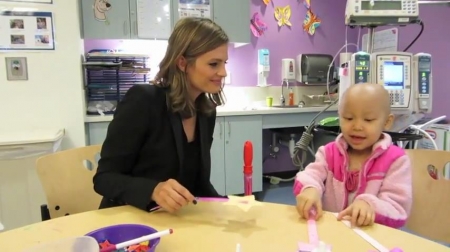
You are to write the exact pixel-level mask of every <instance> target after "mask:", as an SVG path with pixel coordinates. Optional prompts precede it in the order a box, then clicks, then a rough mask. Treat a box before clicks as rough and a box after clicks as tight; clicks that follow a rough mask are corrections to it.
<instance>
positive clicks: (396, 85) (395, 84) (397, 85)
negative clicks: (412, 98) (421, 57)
mask: <svg viewBox="0 0 450 252" xmlns="http://www.w3.org/2000/svg"><path fill="white" fill-rule="evenodd" d="M403 67H404V66H403V62H397V61H385V62H384V66H383V70H384V73H383V79H384V87H385V88H387V89H403V88H404V80H403V77H404V75H403V74H404V72H403Z"/></svg>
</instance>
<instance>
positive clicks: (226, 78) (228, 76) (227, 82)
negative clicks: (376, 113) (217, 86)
mask: <svg viewBox="0 0 450 252" xmlns="http://www.w3.org/2000/svg"><path fill="white" fill-rule="evenodd" d="M230 84H231V73H230V72H228V73H227V77H225V85H230Z"/></svg>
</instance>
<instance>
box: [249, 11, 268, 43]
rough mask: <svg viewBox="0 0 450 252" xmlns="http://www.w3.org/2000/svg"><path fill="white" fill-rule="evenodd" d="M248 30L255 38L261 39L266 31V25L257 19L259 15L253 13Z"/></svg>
mask: <svg viewBox="0 0 450 252" xmlns="http://www.w3.org/2000/svg"><path fill="white" fill-rule="evenodd" d="M250 30H251V31H252V33H253V35H255V37H258V38H259V37H261V36H262V35H263V34H264V32H265V31H266V30H267V25H266V24H265V23H264V22H263V21H261V19H259V13H258V12H255V13H254V14H253V17H252V19H250Z"/></svg>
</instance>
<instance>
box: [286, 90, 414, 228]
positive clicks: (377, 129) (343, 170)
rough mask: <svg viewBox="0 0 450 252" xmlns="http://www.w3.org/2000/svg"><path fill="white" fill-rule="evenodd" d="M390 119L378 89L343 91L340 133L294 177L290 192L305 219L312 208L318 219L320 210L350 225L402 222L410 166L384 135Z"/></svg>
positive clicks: (405, 213) (409, 200)
mask: <svg viewBox="0 0 450 252" xmlns="http://www.w3.org/2000/svg"><path fill="white" fill-rule="evenodd" d="M393 119H394V117H393V115H392V114H391V113H390V96H389V93H388V92H387V91H386V90H385V89H384V87H383V86H382V85H377V84H358V85H354V86H352V87H350V88H349V89H348V90H347V91H346V92H345V94H344V95H343V97H342V100H341V101H340V104H339V123H340V127H341V130H342V133H341V134H340V135H339V136H338V137H337V139H336V141H334V142H332V143H329V144H327V145H325V146H321V147H320V148H319V149H318V151H317V153H316V160H315V161H314V162H313V163H311V164H309V165H308V166H307V167H306V168H305V170H304V171H301V172H299V173H298V174H297V177H296V180H295V183H294V194H295V195H296V199H297V210H298V212H299V214H300V216H301V217H303V218H306V219H307V218H309V217H310V211H311V210H313V208H315V210H316V212H317V215H316V218H319V217H320V216H321V214H322V208H323V210H325V211H330V212H339V214H338V219H339V220H342V219H348V220H351V223H352V225H354V226H367V225H372V224H373V223H374V222H376V223H380V224H384V225H386V226H390V227H393V228H399V227H402V226H403V225H404V224H405V222H406V219H407V217H408V215H409V212H410V209H411V204H412V185H411V180H412V178H411V165H410V160H409V158H408V156H407V155H406V154H405V152H404V150H403V149H401V148H399V147H397V146H395V145H393V144H392V139H391V137H390V136H389V135H388V134H385V133H383V130H386V129H388V128H389V127H390V126H391V124H392V122H393Z"/></svg>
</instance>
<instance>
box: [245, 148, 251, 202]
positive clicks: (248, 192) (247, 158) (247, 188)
mask: <svg viewBox="0 0 450 252" xmlns="http://www.w3.org/2000/svg"><path fill="white" fill-rule="evenodd" d="M252 175H253V144H252V142H250V141H246V142H245V144H244V195H245V196H248V195H252V194H253V189H252Z"/></svg>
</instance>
